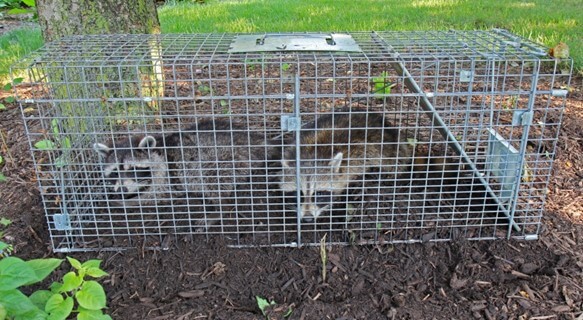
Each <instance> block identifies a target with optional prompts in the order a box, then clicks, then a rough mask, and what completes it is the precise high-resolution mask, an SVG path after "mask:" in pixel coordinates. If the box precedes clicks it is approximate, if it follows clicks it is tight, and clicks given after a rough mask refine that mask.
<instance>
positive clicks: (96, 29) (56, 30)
mask: <svg viewBox="0 0 583 320" xmlns="http://www.w3.org/2000/svg"><path fill="white" fill-rule="evenodd" d="M36 6H37V10H38V20H39V24H40V26H41V29H42V33H43V37H44V39H45V41H47V42H49V41H54V40H57V39H59V38H61V37H63V36H67V35H74V34H113V33H160V22H159V21H158V14H157V11H156V4H155V3H154V0H131V1H119V0H98V1H95V0H37V1H36Z"/></svg>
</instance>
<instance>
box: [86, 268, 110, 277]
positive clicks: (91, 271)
mask: <svg viewBox="0 0 583 320" xmlns="http://www.w3.org/2000/svg"><path fill="white" fill-rule="evenodd" d="M87 275H88V276H90V277H91V278H101V277H104V276H107V275H108V273H107V272H105V271H103V270H101V269H99V268H87Z"/></svg>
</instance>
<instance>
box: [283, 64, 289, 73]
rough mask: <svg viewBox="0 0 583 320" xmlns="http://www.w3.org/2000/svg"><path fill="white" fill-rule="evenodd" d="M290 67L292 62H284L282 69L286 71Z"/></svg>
mask: <svg viewBox="0 0 583 320" xmlns="http://www.w3.org/2000/svg"><path fill="white" fill-rule="evenodd" d="M289 68H291V64H289V63H284V64H282V65H281V71H284V72H285V71H288V70H289Z"/></svg>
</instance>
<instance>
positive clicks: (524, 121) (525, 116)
mask: <svg viewBox="0 0 583 320" xmlns="http://www.w3.org/2000/svg"><path fill="white" fill-rule="evenodd" d="M532 117H533V113H532V111H528V110H515V111H514V114H513V115H512V125H513V126H527V125H529V124H531V123H532Z"/></svg>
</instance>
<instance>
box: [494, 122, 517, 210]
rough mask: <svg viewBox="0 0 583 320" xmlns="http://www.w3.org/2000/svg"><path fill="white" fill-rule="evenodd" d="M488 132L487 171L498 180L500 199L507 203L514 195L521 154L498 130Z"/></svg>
mask: <svg viewBox="0 0 583 320" xmlns="http://www.w3.org/2000/svg"><path fill="white" fill-rule="evenodd" d="M486 130H488V132H489V133H490V139H489V143H488V160H487V169H488V171H489V172H490V174H491V177H493V178H495V179H497V180H498V184H499V186H500V191H499V199H500V202H502V203H505V202H508V201H510V200H511V199H512V197H513V194H514V188H515V187H516V182H517V181H516V180H517V170H520V153H519V152H518V150H516V148H514V147H513V146H512V145H511V144H510V143H509V142H508V140H506V139H504V138H503V137H502V136H501V135H500V134H498V132H496V130H494V129H492V128H488V129H486Z"/></svg>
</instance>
